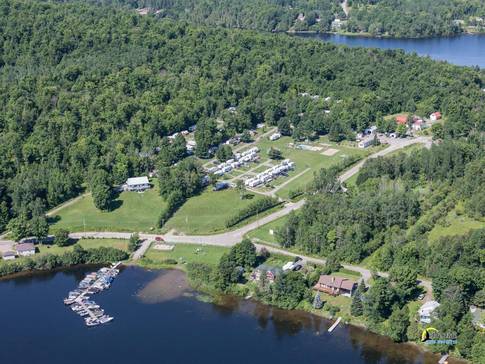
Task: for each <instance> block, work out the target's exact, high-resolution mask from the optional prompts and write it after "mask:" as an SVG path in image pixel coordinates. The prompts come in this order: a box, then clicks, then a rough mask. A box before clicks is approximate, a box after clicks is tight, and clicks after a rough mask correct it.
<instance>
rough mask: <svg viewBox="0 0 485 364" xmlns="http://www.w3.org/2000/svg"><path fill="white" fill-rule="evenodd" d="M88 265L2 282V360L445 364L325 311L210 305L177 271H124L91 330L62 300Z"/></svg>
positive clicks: (230, 302) (232, 301) (103, 298)
mask: <svg viewBox="0 0 485 364" xmlns="http://www.w3.org/2000/svg"><path fill="white" fill-rule="evenodd" d="M87 272H88V269H87V268H78V269H71V270H67V271H62V272H57V273H46V274H42V275H35V276H31V277H20V278H16V279H11V280H7V281H0V300H1V306H0V307H1V309H2V316H1V320H0V322H1V324H0V325H1V330H0V346H1V348H2V350H0V363H8V364H17V363H18V364H24V363H30V362H33V363H41V364H43V363H46V364H47V363H48V364H56V363H63V364H65V363H70V364H78V363H79V364H81V363H83V364H84V363H89V364H92V363H103V364H106V363H130V364H132V363H184V364H185V363H246V364H247V363H252V364H253V363H254V364H256V363H265V364H267V363H291V362H305V363H342V364H354V363H366V364H377V363H380V364H383V363H395V364H398V363H399V364H414V363H426V364H427V363H430V364H431V363H433V364H434V363H436V362H437V357H436V356H433V355H431V354H424V353H422V352H420V351H419V350H417V349H416V348H415V347H413V346H411V345H398V344H394V343H392V342H391V341H390V340H388V339H387V338H385V337H381V336H377V335H373V334H370V333H368V332H366V331H365V330H362V329H359V328H355V327H350V326H345V325H344V326H340V327H339V328H337V329H336V330H335V331H334V332H333V334H332V335H330V334H328V333H327V331H326V330H327V328H328V327H329V325H330V324H329V322H328V321H327V320H324V319H322V318H319V317H317V316H314V315H311V314H308V313H304V312H299V311H284V310H278V309H273V308H271V307H269V306H266V305H262V304H258V303H255V302H250V301H242V300H239V299H236V298H233V297H227V298H225V299H224V301H223V303H221V304H218V305H216V304H212V303H205V302H202V301H201V300H198V299H196V297H195V296H196V295H197V294H196V293H195V292H192V291H190V290H189V289H188V288H187V287H186V283H185V279H184V275H183V274H182V273H181V272H178V271H146V270H143V269H140V268H135V267H129V268H125V269H124V270H123V271H122V272H121V274H120V275H119V276H118V277H117V278H116V280H115V281H114V283H113V285H112V287H111V289H110V290H108V291H105V292H102V293H100V294H98V295H95V296H93V299H94V300H95V301H96V302H97V303H99V304H100V305H101V307H103V308H104V309H105V311H106V312H107V313H109V314H110V315H112V316H114V317H115V320H114V321H113V322H111V323H109V324H107V325H102V326H98V327H94V328H88V327H86V326H85V325H84V323H83V320H82V319H81V318H80V317H79V316H77V315H76V314H74V313H73V312H72V311H71V310H70V309H69V308H68V307H66V306H64V304H63V303H62V299H63V297H65V296H66V294H67V292H68V291H70V290H72V289H74V288H75V287H76V286H77V283H78V282H79V281H80V280H81V279H82V278H83V277H84V274H85V273H87Z"/></svg>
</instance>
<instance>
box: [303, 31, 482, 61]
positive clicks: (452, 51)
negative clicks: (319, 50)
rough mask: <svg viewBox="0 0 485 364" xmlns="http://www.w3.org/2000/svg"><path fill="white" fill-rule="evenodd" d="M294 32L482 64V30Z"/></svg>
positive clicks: (327, 39) (333, 40)
mask: <svg viewBox="0 0 485 364" xmlns="http://www.w3.org/2000/svg"><path fill="white" fill-rule="evenodd" d="M297 36H299V37H304V38H317V39H321V40H323V41H326V42H332V43H336V44H345V45H348V46H351V47H370V48H382V49H403V50H404V51H406V52H408V53H412V52H416V53H417V54H418V55H420V56H429V57H431V58H433V59H435V60H440V61H448V62H449V63H452V64H456V65H459V66H479V67H481V68H485V34H478V35H469V34H466V35H459V36H456V37H439V38H425V39H400V38H399V39H397V38H369V37H359V36H345V35H338V34H311V33H299V34H297Z"/></svg>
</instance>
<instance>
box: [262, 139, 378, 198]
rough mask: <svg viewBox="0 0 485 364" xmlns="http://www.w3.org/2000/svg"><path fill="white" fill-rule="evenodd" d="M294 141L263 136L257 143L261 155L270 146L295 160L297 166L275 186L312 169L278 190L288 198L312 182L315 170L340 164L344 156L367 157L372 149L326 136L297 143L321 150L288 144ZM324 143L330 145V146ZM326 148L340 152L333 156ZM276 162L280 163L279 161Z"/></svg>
mask: <svg viewBox="0 0 485 364" xmlns="http://www.w3.org/2000/svg"><path fill="white" fill-rule="evenodd" d="M293 142H294V141H293V139H291V138H290V137H282V138H280V139H278V140H277V141H273V142H272V141H270V140H269V139H266V138H263V139H262V140H261V141H259V142H258V143H257V145H258V147H259V149H260V154H261V156H266V155H267V152H268V150H269V148H270V147H273V148H277V149H280V150H281V152H282V156H283V158H288V159H290V160H291V161H293V162H295V167H296V168H295V169H294V170H293V171H291V172H290V173H289V175H288V177H280V178H278V179H276V180H274V181H273V182H272V183H271V184H272V185H273V186H275V187H276V186H279V185H281V184H282V183H284V182H285V181H287V180H288V179H290V178H292V177H293V176H295V175H297V174H299V173H301V172H303V171H304V170H306V169H308V168H309V169H310V170H309V171H307V172H305V173H304V174H303V175H301V176H300V177H298V178H297V179H295V180H293V181H291V182H290V183H289V184H287V185H286V186H284V187H283V188H281V189H280V190H279V191H278V192H277V195H278V196H280V197H282V198H287V197H288V192H289V191H290V190H295V189H297V188H302V187H305V186H306V185H307V184H308V183H310V182H311V181H312V180H313V173H314V172H316V171H318V170H320V169H322V168H328V167H330V166H332V165H335V164H338V163H339V162H340V161H341V160H342V159H343V158H344V157H347V156H353V155H358V156H361V157H365V156H367V155H368V154H370V153H371V149H359V148H354V147H351V146H350V145H343V144H342V145H341V144H336V143H332V142H330V141H328V138H326V137H321V138H320V139H319V140H317V141H314V142H308V143H307V142H301V143H295V144H305V145H312V146H315V147H321V148H323V149H322V150H320V151H310V150H301V149H296V148H291V147H289V146H288V144H289V143H293ZM322 144H325V145H328V147H327V146H324V145H322ZM326 148H332V149H337V150H338V152H337V153H336V154H334V155H333V156H326V155H322V153H323V152H324V151H325V149H326ZM275 162H276V163H278V161H275Z"/></svg>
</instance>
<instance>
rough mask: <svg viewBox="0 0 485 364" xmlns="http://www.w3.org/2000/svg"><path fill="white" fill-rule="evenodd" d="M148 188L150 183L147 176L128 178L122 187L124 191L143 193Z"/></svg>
mask: <svg viewBox="0 0 485 364" xmlns="http://www.w3.org/2000/svg"><path fill="white" fill-rule="evenodd" d="M149 188H150V182H149V181H148V177H147V176H143V177H132V178H128V179H127V180H126V183H125V186H124V189H125V190H126V191H145V190H148V189H149Z"/></svg>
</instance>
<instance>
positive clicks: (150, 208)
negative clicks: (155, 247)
mask: <svg viewBox="0 0 485 364" xmlns="http://www.w3.org/2000/svg"><path fill="white" fill-rule="evenodd" d="M164 205H165V202H164V200H163V199H162V198H161V197H160V195H159V194H158V188H156V187H155V188H152V189H150V190H149V191H146V192H144V193H137V192H123V193H121V194H120V195H119V196H118V198H117V199H116V200H115V201H114V202H113V209H112V210H111V211H106V212H105V211H100V210H98V209H97V208H96V207H95V206H94V203H93V200H92V197H91V196H90V195H87V196H84V197H83V198H81V199H80V200H79V201H76V202H75V203H74V204H72V205H69V206H66V207H64V208H63V209H61V210H60V211H59V212H58V213H57V214H56V215H55V216H52V220H54V223H53V225H52V226H51V230H55V229H58V228H64V229H67V230H69V231H71V232H74V231H144V232H149V231H152V230H153V229H155V228H156V226H157V220H158V217H159V216H160V211H161V210H162V208H163V206H164Z"/></svg>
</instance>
